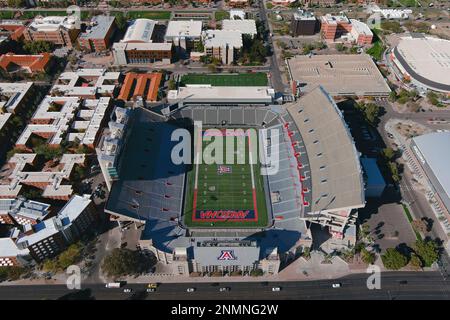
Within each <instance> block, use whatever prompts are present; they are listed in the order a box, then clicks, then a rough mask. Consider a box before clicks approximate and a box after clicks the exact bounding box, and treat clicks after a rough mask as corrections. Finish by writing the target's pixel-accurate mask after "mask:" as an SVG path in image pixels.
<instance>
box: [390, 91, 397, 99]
mask: <svg viewBox="0 0 450 320" xmlns="http://www.w3.org/2000/svg"><path fill="white" fill-rule="evenodd" d="M396 100H397V92H395V90H392V91H391V92H389V101H390V102H395V101H396Z"/></svg>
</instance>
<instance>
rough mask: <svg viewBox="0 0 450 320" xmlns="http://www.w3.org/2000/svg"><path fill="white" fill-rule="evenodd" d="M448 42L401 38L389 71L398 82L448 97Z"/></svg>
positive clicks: (413, 37) (391, 56)
mask: <svg viewBox="0 0 450 320" xmlns="http://www.w3.org/2000/svg"><path fill="white" fill-rule="evenodd" d="M449 52H450V41H449V40H445V39H439V38H435V37H431V36H425V35H423V34H412V35H409V36H403V37H402V38H401V39H400V42H399V43H398V45H397V46H396V47H394V48H393V49H392V51H391V54H390V59H391V61H392V65H391V69H392V70H393V71H394V74H395V75H396V77H397V78H398V79H399V80H407V81H410V82H411V84H412V85H413V86H415V87H417V88H418V90H419V91H422V92H425V91H427V90H432V91H438V92H442V93H444V94H447V95H450V78H449V76H448V75H449V72H450V54H449Z"/></svg>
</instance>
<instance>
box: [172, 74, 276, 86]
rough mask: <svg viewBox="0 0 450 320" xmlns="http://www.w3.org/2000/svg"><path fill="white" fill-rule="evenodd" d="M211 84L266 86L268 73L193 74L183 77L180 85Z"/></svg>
mask: <svg viewBox="0 0 450 320" xmlns="http://www.w3.org/2000/svg"><path fill="white" fill-rule="evenodd" d="M187 84H210V85H212V86H216V87H217V86H231V87H260V86H261V87H264V86H267V84H268V80H267V74H266V73H263V72H255V73H239V74H193V73H189V74H186V75H184V76H182V77H181V81H180V85H181V86H185V85H187Z"/></svg>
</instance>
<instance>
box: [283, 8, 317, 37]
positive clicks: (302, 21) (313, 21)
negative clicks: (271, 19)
mask: <svg viewBox="0 0 450 320" xmlns="http://www.w3.org/2000/svg"><path fill="white" fill-rule="evenodd" d="M290 31H291V35H292V36H294V37H297V36H310V35H313V34H316V33H317V32H318V31H319V22H318V21H317V18H316V17H315V16H314V13H312V12H310V11H303V10H299V11H298V12H295V13H294V14H293V16H292V20H291V27H290Z"/></svg>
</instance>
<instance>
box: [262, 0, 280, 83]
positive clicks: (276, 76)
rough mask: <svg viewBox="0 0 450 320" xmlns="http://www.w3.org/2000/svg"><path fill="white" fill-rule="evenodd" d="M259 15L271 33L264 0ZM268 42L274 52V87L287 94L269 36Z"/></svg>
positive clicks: (272, 73) (271, 67)
mask: <svg viewBox="0 0 450 320" xmlns="http://www.w3.org/2000/svg"><path fill="white" fill-rule="evenodd" d="M259 15H260V19H261V22H262V23H264V26H265V28H266V30H268V31H269V32H270V26H269V22H268V20H267V12H266V8H265V6H264V0H260V1H259ZM267 41H268V43H269V46H270V48H271V51H272V56H270V75H271V82H272V87H273V88H274V89H275V91H277V92H285V91H286V88H285V85H284V83H283V81H282V79H281V70H280V66H279V65H278V61H277V55H276V54H275V46H274V44H273V39H272V37H270V36H269V37H268V39H267Z"/></svg>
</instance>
